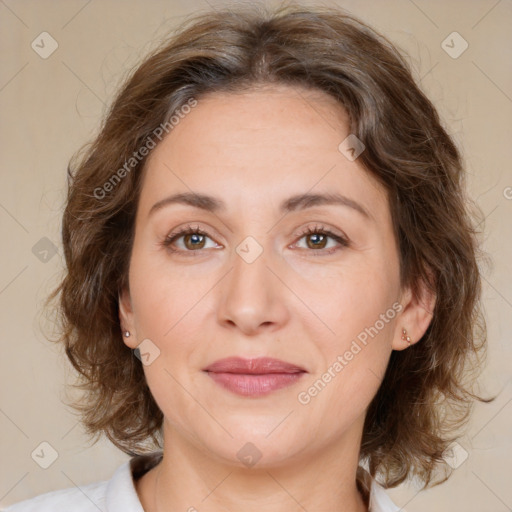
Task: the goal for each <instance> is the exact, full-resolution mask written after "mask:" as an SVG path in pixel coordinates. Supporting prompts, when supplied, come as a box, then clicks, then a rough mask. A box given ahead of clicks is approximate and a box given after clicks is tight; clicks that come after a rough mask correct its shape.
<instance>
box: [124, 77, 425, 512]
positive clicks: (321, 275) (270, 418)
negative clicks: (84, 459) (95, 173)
mask: <svg viewBox="0 0 512 512" xmlns="http://www.w3.org/2000/svg"><path fill="white" fill-rule="evenodd" d="M349 133H350V132H349V125H348V117H347V114H346V113H345V111H344V109H343V108H342V107H341V106H340V105H339V104H338V103H337V102H336V101H335V100H334V99H332V98H331V97H329V96H328V95H326V94H324V93H323V92H321V91H311V90H306V89H302V88H291V87H288V86H272V87H269V86H267V87H264V88H260V89H252V90H251V91H248V92H244V93H240V94H228V93H226V94H223V93H222V94H221V93H215V94H211V95H207V96H203V97H201V98H200V99H199V100H198V105H197V106H196V107H194V108H193V109H192V110H191V112H190V113H189V114H187V115H186V116H185V117H184V118H183V119H182V120H181V121H180V123H179V124H178V125H177V126H175V127H174V129H173V130H172V131H171V132H170V133H169V135H168V136H166V138H164V139H163V141H162V142H161V143H160V144H159V145H158V146H157V147H156V148H155V149H154V150H153V151H152V153H151V155H150V157H149V160H148V162H147V166H146V169H145V176H144V181H143V187H142V190H141V195H140V201H139V205H138V211H137V216H136V224H135V239H134V245H133V251H132V255H131V261H130V269H129V290H128V289H126V290H123V291H122V293H121V295H120V304H119V305H120V321H121V325H122V326H123V329H128V330H129V331H130V332H131V334H132V335H131V336H130V337H128V338H124V342H125V343H126V344H127V345H128V346H129V347H130V348H132V349H133V348H136V347H137V345H138V344H139V343H141V342H142V340H144V339H150V340H151V342H152V343H154V345H156V346H157V347H158V349H159V350H160V355H159V356H158V357H157V358H156V359H155V360H154V361H153V362H152V363H151V364H150V365H147V366H144V371H145V374H146V377H147V382H148V385H149V387H150V390H151V392H152V394H153V396H154V398H155V400H156V402H157V403H158V405H159V407H160V408H161V410H162V411H163V414H164V427H163V429H164V430H163V433H164V459H163V461H162V462H161V463H160V464H159V465H158V466H157V467H155V468H154V469H153V470H151V471H149V472H148V473H147V474H146V475H144V476H143V477H142V478H141V479H140V480H139V481H138V482H137V484H136V488H137V492H138V494H139V497H140V499H141V502H142V504H143V507H144V509H145V510H146V511H150V512H157V511H159V510H160V511H162V510H184V511H185V510H190V511H193V510H195V509H197V510H199V511H201V512H217V511H226V510H245V511H248V512H251V511H261V510H265V511H267V512H277V511H280V512H282V511H284V510H286V511H287V512H289V511H290V512H293V511H303V510H304V509H306V510H329V511H336V510H344V511H345V512H360V511H365V510H367V506H366V505H365V503H364V502H363V499H362V497H361V495H360V494H359V492H358V491H357V487H356V484H355V475H356V468H357V465H358V453H359V448H360V442H361V436H362V429H363V423H364V417H365V413H366V410H367V407H368V405H369V403H370V402H371V400H372V398H373V397H374V396H375V394H376V392H377V390H378V387H379V385H380V382H381V380H382V378H383V375H384V372H385V369H386V366H387V363H388V361H389V357H390V355H391V352H392V350H403V349H406V348H407V347H408V345H407V342H405V341H403V340H402V339H401V334H402V333H401V330H402V327H405V328H406V329H407V331H408V334H409V336H410V337H411V340H412V343H414V342H415V341H416V340H418V339H420V338H421V336H422V335H423V334H424V332H425V331H426V329H427V327H428V325H429V323H430V321H431V318H432V315H431V313H429V312H431V311H433V306H434V300H435V299H434V297H431V296H430V295H428V292H427V289H426V288H424V287H423V288H422V291H421V293H420V295H419V297H417V298H415V297H413V295H412V294H411V292H410V290H409V289H402V288H401V287H400V282H399V259H398V251H397V245H396V241H395V238H394V235H393V229H392V223H391V215H390V210H389V204H388V198H387V194H386V191H385V190H384V189H383V187H382V186H381V185H380V184H379V183H378V182H377V181H376V180H375V179H374V178H373V177H372V176H371V175H370V174H369V173H368V172H366V171H365V169H364V168H363V167H362V166H361V164H360V163H359V161H358V160H357V159H356V160H355V161H350V160H349V159H347V158H346V157H345V156H344V155H343V154H342V153H341V152H340V151H339V150H338V145H339V144H340V143H341V141H343V140H344V139H345V138H346V137H347V135H348V134H349ZM191 191H193V192H195V193H205V194H209V195H212V196H215V197H217V198H219V199H222V200H223V201H224V202H225V203H226V210H225V211H222V212H216V213H212V212H207V211H203V210H201V209H198V208H195V207H192V206H189V205H183V204H173V205H168V206H166V207H163V208H161V209H159V210H157V211H156V212H154V213H152V214H151V215H148V214H149V211H150V208H151V207H152V206H153V205H154V204H155V203H157V202H158V201H160V200H162V199H163V198H165V197H167V196H169V195H171V194H174V193H178V192H185V193H186V192H191ZM306 192H314V193H322V192H338V193H339V194H343V195H345V196H347V197H349V198H350V199H352V200H354V201H357V202H358V203H359V204H361V205H362V206H363V207H364V208H365V209H366V210H367V211H368V212H369V214H370V218H366V217H365V216H364V215H362V214H361V213H359V212H358V211H356V210H354V209H352V208H349V207H347V206H339V205H322V206H315V207H313V208H307V209H303V210H298V211H293V212H289V213H287V214H286V215H283V214H282V213H280V212H279V211H278V206H279V205H280V203H281V201H283V200H285V199H287V198H289V197H290V196H292V195H295V194H301V193H306ZM189 223H190V224H192V226H193V227H195V226H199V227H200V228H201V229H202V230H204V231H206V232H207V233H208V235H207V237H204V238H201V237H200V238H199V241H197V239H196V241H194V240H192V241H191V240H190V237H187V236H185V237H183V236H182V237H181V238H179V239H177V240H175V241H174V243H173V247H174V248H175V249H176V250H177V251H178V252H172V251H171V250H170V249H169V248H168V247H165V245H164V241H165V238H166V236H167V235H169V233H171V232H173V231H174V230H175V229H176V228H179V227H186V226H187V225H188V224H189ZM318 226H321V227H323V228H325V229H328V230H331V231H333V232H334V233H335V234H337V235H338V234H339V235H342V236H344V237H346V238H347V239H348V241H349V245H348V246H343V245H341V244H339V243H338V242H336V241H335V240H334V239H332V238H328V239H327V241H326V242H323V243H322V242H320V243H319V242H318V241H317V240H316V239H315V238H314V235H313V237H312V236H311V235H306V236H304V235H301V232H302V230H303V229H305V228H307V227H312V228H317V227H318ZM248 236H251V237H253V238H254V239H255V240H256V241H257V242H258V244H259V245H260V246H261V249H262V251H263V252H262V253H261V255H260V256H259V257H257V258H256V259H255V260H254V261H253V262H252V263H247V262H246V261H245V260H244V259H243V258H242V257H240V256H239V254H238V253H237V252H236V248H237V246H239V244H240V243H241V242H242V241H244V239H245V238H246V237H248ZM187 239H188V241H187ZM194 244H195V245H194ZM197 246H199V247H200V248H199V249H196V248H195V247H197ZM318 246H319V247H320V248H318ZM242 247H243V244H242ZM332 248H337V249H336V251H335V252H333V253H332V254H328V252H329V251H330V249H332ZM253 250H254V249H253V248H251V249H250V251H253ZM187 251H188V253H187ZM191 253H193V254H191ZM252 254H254V253H252ZM397 302H399V303H400V304H401V305H402V310H401V311H400V313H399V314H397V315H396V316H395V317H394V318H393V319H390V320H389V321H388V322H387V323H385V326H384V328H382V329H381V330H380V331H379V332H378V335H376V336H374V337H373V338H369V341H368V343H367V345H366V346H364V347H363V348H362V350H361V351H360V352H359V353H357V355H354V357H353V358H352V359H351V360H350V361H349V362H348V364H347V365H346V366H344V368H343V370H342V371H341V372H339V373H337V374H336V376H335V377H334V378H332V379H331V381H330V382H329V383H328V384H327V385H326V386H325V387H324V388H323V389H322V390H321V392H320V393H318V394H317V395H316V396H314V397H313V398H311V400H310V402H309V403H307V404H301V403H300V402H299V401H298V398H297V397H298V394H299V393H300V392H302V391H305V390H306V391H307V390H308V388H309V387H310V386H311V385H312V384H313V383H314V382H315V381H318V379H319V378H320V377H321V376H322V375H323V374H324V373H325V372H326V371H327V370H328V368H329V367H331V368H332V365H333V363H334V362H335V361H336V360H337V357H338V356H339V355H343V354H344V353H345V352H346V351H347V350H349V349H350V346H351V343H352V341H353V340H354V339H356V337H357V335H358V334H359V333H361V331H363V330H364V328H365V327H369V326H373V325H374V324H375V322H376V321H377V320H378V319H379V315H382V314H385V313H386V311H387V310H389V309H390V308H391V307H392V304H393V303H397ZM360 345H361V344H360ZM228 356H241V357H246V358H250V357H259V356H269V357H275V358H278V359H282V360H285V361H288V362H291V363H293V364H296V365H299V366H302V367H303V368H305V369H306V370H307V372H308V373H307V374H305V375H303V377H302V378H301V380H300V381H299V382H297V383H296V384H294V385H292V386H290V387H287V388H284V389H280V390H278V391H275V392H273V393H271V394H270V395H266V396H264V397H258V398H254V397H241V396H238V395H235V394H233V393H231V392H230V391H228V390H225V389H224V388H222V387H220V386H219V385H218V384H216V383H215V382H214V381H213V380H212V379H211V378H210V377H209V376H208V375H207V374H206V373H205V372H203V371H202V369H203V368H205V367H206V366H207V365H208V364H211V363H213V362H214V361H216V360H218V359H221V358H224V357H228ZM331 374H332V370H331ZM248 442H250V443H252V444H253V445H254V446H255V447H256V448H257V450H258V451H259V453H261V458H260V460H259V461H258V462H257V463H256V464H255V465H254V466H253V467H247V466H246V465H245V464H244V463H242V462H241V461H240V460H239V458H238V457H237V452H238V451H239V450H240V449H241V448H242V447H243V446H244V445H245V444H246V443H248ZM205 497H207V498H206V499H204V498H205ZM203 499H204V501H203ZM190 507H195V509H193V508H190Z"/></svg>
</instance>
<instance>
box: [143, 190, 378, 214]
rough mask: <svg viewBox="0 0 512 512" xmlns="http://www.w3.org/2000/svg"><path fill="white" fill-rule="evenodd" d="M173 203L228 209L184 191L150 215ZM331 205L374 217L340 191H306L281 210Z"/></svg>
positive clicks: (163, 201) (212, 199)
mask: <svg viewBox="0 0 512 512" xmlns="http://www.w3.org/2000/svg"><path fill="white" fill-rule="evenodd" d="M173 204H184V205H188V206H192V207H194V208H199V209H201V210H205V211H208V212H212V213H216V212H223V211H225V210H226V204H225V203H224V202H223V201H222V200H220V199H218V198H215V197H213V196H209V195H206V194H199V193H191V192H183V193H179V194H173V195H171V196H168V197H165V198H164V199H161V200H160V201H158V202H156V203H155V204H154V205H153V206H152V207H151V209H150V210H149V213H148V216H150V215H152V214H153V213H154V212H156V211H158V210H161V209H162V208H164V207H166V206H170V205H173ZM329 205H335V206H346V207H348V208H352V209H353V210H355V211H357V212H359V213H360V214H361V215H363V216H364V217H366V218H367V219H369V220H371V219H372V216H371V215H370V213H369V212H368V210H367V209H366V208H365V207H364V206H362V205H361V204H359V203H358V202H357V201H354V200H353V199H350V198H349V197H346V196H344V195H342V194H338V193H324V194H310V193H306V194H299V195H295V196H292V197H290V198H288V199H286V200H285V201H283V202H282V203H281V205H280V207H279V211H280V212H281V213H283V214H284V213H289V212H294V211H298V210H305V209H307V208H313V207H315V206H329Z"/></svg>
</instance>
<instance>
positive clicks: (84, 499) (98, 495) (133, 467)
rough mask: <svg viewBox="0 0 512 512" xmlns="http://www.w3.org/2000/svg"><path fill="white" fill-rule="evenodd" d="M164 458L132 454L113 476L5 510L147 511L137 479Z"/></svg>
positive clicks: (51, 511)
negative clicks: (141, 501) (136, 484)
mask: <svg viewBox="0 0 512 512" xmlns="http://www.w3.org/2000/svg"><path fill="white" fill-rule="evenodd" d="M161 459H162V453H161V452H154V453H150V454H146V455H139V456H136V457H132V458H131V459H130V461H128V462H126V463H125V464H123V465H122V466H120V467H119V468H118V469H117V470H116V472H115V473H114V475H113V476H112V478H111V479H110V480H105V481H103V482H96V483H93V484H89V485H83V486H76V487H70V488H68V489H62V490H59V491H52V492H47V493H45V494H40V495H39V496H36V497H35V498H31V499H28V500H25V501H21V502H19V503H15V504H14V505H11V506H10V507H7V509H5V511H4V512H144V509H143V508H142V505H141V503H140V500H139V497H138V495H137V491H136V489H135V483H134V482H135V480H137V479H138V478H140V477H141V476H142V475H143V474H144V473H146V472H147V471H149V469H151V468H152V467H153V466H155V465H156V464H158V462H160V460H161Z"/></svg>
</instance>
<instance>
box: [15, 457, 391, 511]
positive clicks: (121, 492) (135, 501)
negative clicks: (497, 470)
mask: <svg viewBox="0 0 512 512" xmlns="http://www.w3.org/2000/svg"><path fill="white" fill-rule="evenodd" d="M161 456H162V455H161V452H154V453H152V454H148V455H141V456H138V457H133V458H132V459H131V460H130V461H128V462H126V463H125V464H123V465H122V466H120V467H119V468H118V469H117V470H116V472H115V473H114V475H113V476H112V478H111V479H110V480H105V481H103V482H96V483H93V484H89V485H85V486H82V487H71V488H68V489H61V490H58V491H52V492H47V493H45V494H40V495H39V496H36V497H35V498H31V499H28V500H25V501H21V502H19V503H16V504H14V505H11V506H10V507H7V509H6V510H5V512H99V511H101V512H144V509H143V508H142V505H141V503H140V500H139V497H138V495H137V491H136V490H135V484H134V481H135V480H136V479H137V478H140V477H141V476H142V475H143V474H144V473H146V472H147V471H149V470H150V469H151V468H152V467H153V466H155V465H156V464H157V463H158V462H159V461H160V459H161ZM364 473H365V484H366V485H369V486H370V502H369V512H399V511H400V510H401V509H400V508H399V507H397V506H396V505H395V504H394V503H393V502H392V501H391V499H390V498H389V496H388V495H387V494H386V491H385V490H384V488H383V487H381V486H380V485H379V484H377V482H376V481H375V480H373V479H372V478H371V477H370V475H369V474H368V473H367V472H366V471H365V472H364Z"/></svg>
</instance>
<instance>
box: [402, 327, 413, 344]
mask: <svg viewBox="0 0 512 512" xmlns="http://www.w3.org/2000/svg"><path fill="white" fill-rule="evenodd" d="M402 339H403V340H404V341H407V345H409V347H410V346H411V338H410V337H409V336H407V331H406V330H405V329H404V328H402Z"/></svg>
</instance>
